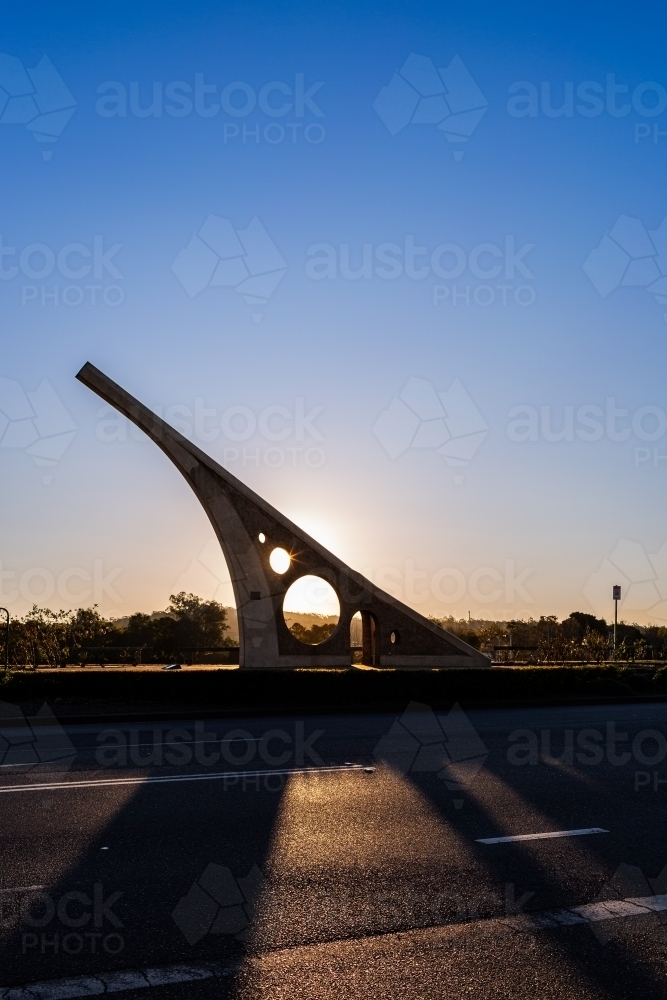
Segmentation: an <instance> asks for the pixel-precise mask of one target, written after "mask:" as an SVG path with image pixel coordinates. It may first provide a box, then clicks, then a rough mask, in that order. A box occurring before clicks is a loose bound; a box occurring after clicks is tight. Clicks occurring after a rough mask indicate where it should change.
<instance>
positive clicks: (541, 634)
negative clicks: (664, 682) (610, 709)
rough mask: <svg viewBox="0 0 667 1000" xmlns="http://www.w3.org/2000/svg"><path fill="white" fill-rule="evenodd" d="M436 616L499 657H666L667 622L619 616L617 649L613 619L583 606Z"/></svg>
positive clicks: (535, 660)
mask: <svg viewBox="0 0 667 1000" xmlns="http://www.w3.org/2000/svg"><path fill="white" fill-rule="evenodd" d="M431 620H432V621H434V622H435V623H436V624H437V625H440V627H441V628H444V629H446V630H447V631H448V632H453V633H454V634H455V635H458V636H459V637H460V638H461V639H465V641H466V642H469V643H470V645H471V646H474V647H475V648H476V649H479V650H481V651H482V652H483V653H487V654H488V655H490V656H492V657H493V659H494V660H495V661H496V662H500V663H538V664H539V663H567V662H570V663H571V662H580V663H602V662H603V661H604V660H610V659H612V658H613V659H616V660H621V661H625V662H634V661H636V660H664V659H667V627H665V626H658V625H649V626H644V625H636V624H628V623H627V622H619V624H618V627H617V629H616V651H615V655H614V650H613V625H610V624H608V623H607V622H606V621H605V620H604V618H596V617H595V616H594V615H589V614H586V613H585V612H583V611H573V612H572V613H571V614H570V615H569V616H568V617H567V618H564V619H563V620H562V621H560V622H559V621H558V618H557V617H556V615H543V616H541V617H540V618H539V619H535V618H529V619H528V620H527V621H526V620H523V619H521V620H514V621H502V622H501V621H485V620H483V619H482V620H472V621H467V620H466V619H463V618H460V619H457V618H453V617H448V618H432V619H431ZM510 647H511V648H510Z"/></svg>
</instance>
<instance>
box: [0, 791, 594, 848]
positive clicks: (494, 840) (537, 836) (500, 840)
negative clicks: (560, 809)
mask: <svg viewBox="0 0 667 1000" xmlns="http://www.w3.org/2000/svg"><path fill="white" fill-rule="evenodd" d="M0 791H1V789H0ZM588 833H609V830H603V829H602V827H601V826H589V827H587V828H586V829H585V830H554V831H553V832H551V833H519V834H516V836H514V837H480V838H478V839H477V840H476V841H475V843H476V844H511V843H513V842H514V841H515V840H551V838H552V837H585V836H586V834H588Z"/></svg>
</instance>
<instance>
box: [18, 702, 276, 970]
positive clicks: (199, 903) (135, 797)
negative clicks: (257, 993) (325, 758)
mask: <svg viewBox="0 0 667 1000" xmlns="http://www.w3.org/2000/svg"><path fill="white" fill-rule="evenodd" d="M142 728H143V730H144V736H145V737H146V738H147V740H148V741H151V737H150V736H149V735H148V734H147V733H146V730H150V729H151V728H152V727H142ZM176 728H179V729H184V730H185V731H186V732H187V731H189V732H190V733H191V735H192V734H193V725H192V723H190V724H188V723H187V722H184V723H183V724H176V725H175V724H166V725H163V726H162V732H163V733H166V731H167V730H169V729H172V730H173V729H176ZM238 728H242V729H246V730H249V731H250V732H252V733H253V734H257V735H260V734H261V733H262V732H265V731H266V730H267V729H269V728H282V729H286V728H287V726H286V724H285V720H278V721H277V722H276V723H275V725H274V724H273V723H268V722H265V721H264V720H263V721H262V723H261V724H260V723H258V720H254V721H245V720H235V721H225V722H217V723H212V722H210V721H207V723H206V730H207V731H213V730H216V731H217V735H218V736H220V735H222V734H224V733H225V732H227V731H229V730H231V729H238ZM82 739H83V737H81V738H79V740H78V742H79V743H81V742H82ZM180 739H181V740H182V736H181V737H180ZM85 740H86V742H87V743H88V744H90V743H93V744H94V743H95V740H94V739H93V740H91V739H90V736H89V735H87V736H86V737H85ZM176 742H178V738H177V740H176ZM181 746H182V744H181ZM241 746H242V745H241ZM277 748H278V749H283V748H282V747H281V746H280V744H279V743H274V744H273V745H272V747H271V750H272V751H273V753H274V754H277ZM218 749H219V745H218ZM214 751H215V745H214V744H213V743H208V744H206V745H205V748H204V752H206V753H207V755H209V756H210V755H211V753H213V752H214ZM135 752H136V753H137V754H145V753H146V751H145V750H144V751H142V749H141V747H139V748H138V749H137V750H136V751H135ZM236 756H238V757H240V758H244V756H247V754H245V755H244V754H243V753H237V754H236ZM92 763H94V765H95V769H94V770H91V767H90V765H91V754H90V752H88V751H86V752H84V751H81V752H80V754H79V759H78V761H77V769H76V770H71V771H70V772H69V773H68V775H67V777H66V780H68V781H77V780H86V779H90V778H93V777H97V776H101V777H102V778H105V779H106V778H122V777H126V776H131V775H139V776H141V777H143V778H145V777H150V776H156V775H165V774H169V773H173V774H187V773H188V772H194V771H198V772H215V771H234V770H239V771H243V770H245V771H248V770H251V769H253V768H256V769H266V770H269V769H271V768H270V765H269V764H267V763H265V762H264V761H262V760H258V759H257V758H256V757H253V759H252V760H248V761H247V762H246V763H243V764H238V765H232V764H230V763H229V762H228V761H225V760H224V759H222V760H219V761H216V762H212V761H209V763H208V764H205V765H202V764H200V763H197V762H196V761H194V762H191V763H190V764H188V765H185V766H182V767H178V766H173V765H170V766H168V767H166V768H165V767H164V766H162V767H159V766H150V765H147V766H137V765H136V764H133V762H132V761H129V765H130V766H128V767H124V766H121V767H115V768H100V767H99V765H98V764H97V763H96V762H94V760H93V761H92ZM284 766H285V767H290V766H294V765H293V764H290V763H286V764H285V765H284ZM53 777H55V778H56V779H57V778H58V777H59V776H58V775H55V776H52V779H53ZM52 779H51V780H52ZM21 780H22V781H24V782H26V781H30V780H31V781H32V783H35V782H36V781H39V780H42V781H43V780H44V778H43V777H40V776H37V775H34V776H33V778H32V779H28V778H23V779H21ZM282 787H283V781H282V780H280V779H279V777H276V776H275V775H274V777H273V778H272V779H271V780H268V779H262V778H252V779H248V780H245V781H244V780H243V779H242V778H240V777H239V780H238V781H234V780H233V779H230V780H228V781H224V780H210V781H183V782H174V783H156V784H139V785H134V786H130V787H129V788H128V786H123V785H113V786H109V787H94V788H83V789H80V788H78V789H57V790H53V791H52V792H49V791H48V789H47V790H45V791H43V792H42V791H30V792H18V793H13V794H3V795H2V796H0V810H1V811H2V815H3V817H4V818H3V821H2V824H1V832H0V840H1V842H2V857H3V864H2V882H3V888H5V889H7V888H17V887H21V888H22V889H24V890H25V889H26V888H29V887H30V886H31V885H35V884H38V885H40V886H44V888H43V889H37V890H33V891H32V892H26V891H22V892H19V893H14V892H4V894H2V895H0V899H2V900H3V901H4V911H3V921H2V937H1V938H0V967H1V968H2V985H3V986H11V985H18V984H25V983H30V982H35V981H40V980H48V979H54V978H60V977H68V976H80V975H84V974H93V973H96V972H100V971H111V970H114V969H126V968H138V967H144V968H145V967H147V966H161V965H165V964H172V963H175V962H204V961H216V962H219V961H229V962H232V963H233V962H235V961H238V960H239V959H240V958H241V957H242V955H243V953H244V943H243V940H242V938H243V932H244V930H245V929H246V927H247V926H248V925H249V924H250V923H251V922H252V901H253V898H254V896H255V895H256V893H257V891H258V889H259V888H260V886H258V884H257V883H258V879H259V880H261V874H259V875H258V873H262V872H263V870H264V863H265V860H266V857H267V853H268V850H269V845H270V841H271V836H272V832H273V827H274V823H275V817H276V813H277V811H278V809H279V807H280V802H281V798H282ZM73 845H74V846H73ZM77 848H78V849H77ZM72 853H74V854H75V855H76V856H75V857H72V859H71V860H70V862H69V863H65V865H64V866H63V864H62V856H65V857H67V856H68V855H71V854H72ZM54 870H56V871H58V870H60V871H61V874H59V875H58V876H57V877H55V878H54V877H53V874H52V873H53V871H54ZM35 872H37V873H38V876H35V874H34V873H35ZM24 873H25V874H24ZM248 876H250V879H249V881H248ZM174 911H176V914H175V918H174V917H173V916H172V913H174Z"/></svg>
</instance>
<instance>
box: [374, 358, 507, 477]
mask: <svg viewBox="0 0 667 1000" xmlns="http://www.w3.org/2000/svg"><path fill="white" fill-rule="evenodd" d="M488 429H489V428H488V426H487V424H486V422H485V420H484V418H483V417H482V415H481V413H480V412H479V410H478V409H477V407H476V406H475V404H474V403H473V401H472V399H471V398H470V396H469V395H468V393H467V392H466V390H465V389H464V388H463V386H462V385H461V383H460V382H459V380H458V379H454V381H453V382H452V384H451V385H450V387H449V389H448V390H447V391H446V392H440V393H438V392H437V391H436V389H435V388H434V387H433V385H432V383H431V382H427V381H426V379H421V378H414V377H413V378H410V379H408V381H407V382H406V384H405V387H404V388H403V390H402V392H401V393H400V394H399V395H398V396H395V397H394V399H393V400H392V402H391V403H390V405H389V407H388V408H387V409H386V410H384V411H383V412H382V413H381V414H380V416H379V417H378V419H377V420H376V422H375V425H374V427H373V432H374V434H375V436H376V437H377V439H378V441H379V442H380V444H381V445H382V447H383V448H384V450H385V451H386V452H387V454H388V455H389V457H390V458H391V459H396V458H398V457H399V456H400V455H402V454H404V452H406V451H407V450H408V449H412V448H415V449H425V450H429V451H435V452H436V453H437V454H438V455H442V457H443V458H444V460H445V462H446V463H447V465H448V466H449V467H450V468H452V469H459V470H463V469H465V468H466V466H467V465H468V464H469V462H470V461H471V460H472V458H473V457H474V455H475V454H476V452H477V449H478V448H479V446H480V445H481V444H482V441H483V440H484V438H485V437H486V435H487V432H488ZM454 482H455V484H456V485H457V486H458V485H460V484H461V483H462V482H463V476H462V475H461V474H459V475H455V476H454Z"/></svg>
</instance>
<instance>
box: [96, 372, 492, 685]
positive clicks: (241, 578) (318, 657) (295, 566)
mask: <svg viewBox="0 0 667 1000" xmlns="http://www.w3.org/2000/svg"><path fill="white" fill-rule="evenodd" d="M76 377H77V378H78V379H79V381H80V382H83V384H84V385H86V386H88V388H89V389H92V390H93V392H96V393H97V394H98V396H101V397H102V399H104V400H106V402H107V403H109V404H110V405H111V406H113V407H114V408H115V409H116V410H118V411H119V412H120V413H123V414H124V415H125V416H126V417H127V418H128V419H129V420H131V421H133V423H135V424H136V425H137V427H139V428H141V430H142V431H143V432H144V433H145V434H146V435H147V436H148V437H149V438H151V440H153V441H154V442H155V444H156V445H158V447H159V448H161V449H162V451H163V452H165V454H166V455H167V456H168V457H169V458H170V459H171V461H172V462H173V463H174V465H175V466H176V468H177V469H178V470H179V472H181V473H182V475H183V476H184V477H185V479H186V480H187V482H188V483H189V484H190V486H191V487H192V489H193V490H194V492H195V494H196V495H197V497H198V499H199V502H200V503H201V505H202V506H203V508H204V510H205V511H206V513H207V514H208V517H209V520H210V522H211V524H212V525H213V530H214V531H215V533H216V535H217V537H218V541H219V542H220V545H221V546H222V551H223V553H224V556H225V559H226V561H227V566H228V569H229V573H230V576H231V581H232V586H233V588H234V597H235V599H236V609H237V613H238V622H239V646H240V651H239V665H240V666H241V667H242V668H245V669H249V668H250V669H260V670H271V669H281V668H294V667H345V666H349V665H350V621H351V619H352V617H353V615H354V614H355V613H356V612H357V611H358V612H360V613H361V620H362V646H363V655H362V662H363V663H364V664H366V665H368V666H376V667H403V668H405V667H488V666H490V660H489V658H488V657H487V656H484V655H483V654H482V653H480V652H479V651H478V650H476V649H474V648H473V647H472V646H470V645H468V643H466V642H463V640H462V639H459V638H458V637H457V636H455V635H452V634H451V633H449V632H445V631H444V630H443V629H441V628H439V627H438V626H437V625H434V624H433V623H432V622H430V621H429V620H428V619H427V618H424V617H423V616H422V615H420V614H418V613H417V612H416V611H413V610H412V608H409V607H407V605H405V604H402V603H401V601H398V600H396V598H394V597H392V596H391V595H390V594H386V593H385V592H384V591H382V590H380V589H379V588H378V587H376V586H375V585H374V584H372V583H371V582H370V581H369V580H366V579H365V578H364V577H363V576H362V575H361V574H360V573H356V572H355V571H354V570H352V569H350V568H349V566H346V565H345V563H344V562H342V561H341V560H340V559H338V558H336V556H335V555H333V554H332V553H331V552H328V551H327V549H325V548H324V546H323V545H320V543H319V542H316V541H315V539H314V538H311V537H310V536H309V535H307V534H306V532H305V531H302V529H301V528H298V527H297V526H296V525H295V524H293V523H292V522H291V521H290V520H289V519H288V518H286V517H284V516H283V515H282V514H281V513H280V512H279V511H277V510H276V509H275V508H274V507H272V506H271V505H270V504H268V503H267V502H266V501H265V500H262V498H261V497H260V496H258V495H257V494H256V493H253V491H252V490H251V489H249V488H248V487H247V486H245V485H244V484H243V483H242V482H241V481H240V480H238V479H237V478H236V477H235V476H232V475H231V473H229V472H228V471H227V470H226V469H224V468H223V467H222V466H221V465H218V463H217V462H215V461H214V460H213V459H212V458H209V456H208V455H206V454H205V453H204V452H203V451H201V449H199V448H197V447H196V445H194V444H192V443H191V442H190V441H188V439H187V438H185V437H183V435H182V434H179V433H178V431H176V430H174V428H173V427H170V426H169V424H167V423H165V422H164V420H162V419H161V418H160V417H158V416H157V414H155V413H153V412H152V411H151V410H149V409H148V407H146V406H144V405H143V403H140V402H139V401H138V400H137V399H135V398H134V397H133V396H131V395H130V393H129V392H126V391H125V390H124V389H122V388H121V387H120V386H119V385H117V384H116V383H115V382H112V380H111V379H110V378H107V376H106V375H105V374H104V373H103V372H101V371H100V370H99V369H98V368H95V367H94V365H91V364H86V365H84V366H83V368H82V369H81V371H80V372H79V373H78V374H77V376H76ZM275 548H282V549H285V550H286V551H287V552H288V553H289V555H290V562H289V566H288V568H287V570H286V571H285V572H283V573H277V572H275V571H274V570H273V569H272V567H271V564H270V562H269V559H270V555H271V552H272V551H273V550H274V549H275ZM306 575H312V576H318V577H321V578H322V579H324V580H326V581H327V583H329V584H330V585H331V586H332V587H333V589H334V590H335V592H336V594H337V595H338V600H339V602H340V620H339V622H338V626H337V627H336V629H335V631H334V632H333V633H332V634H331V635H330V636H329V638H327V639H325V640H324V642H321V643H319V644H318V645H313V646H311V645H307V644H305V643H303V642H300V641H299V639H297V638H296V636H294V635H292V633H291V632H290V630H289V628H288V627H287V625H286V623H285V619H284V617H283V600H284V597H285V594H286V592H287V590H288V589H289V587H290V586H291V585H292V584H293V583H294V582H295V581H296V580H298V579H300V577H302V576H306Z"/></svg>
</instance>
